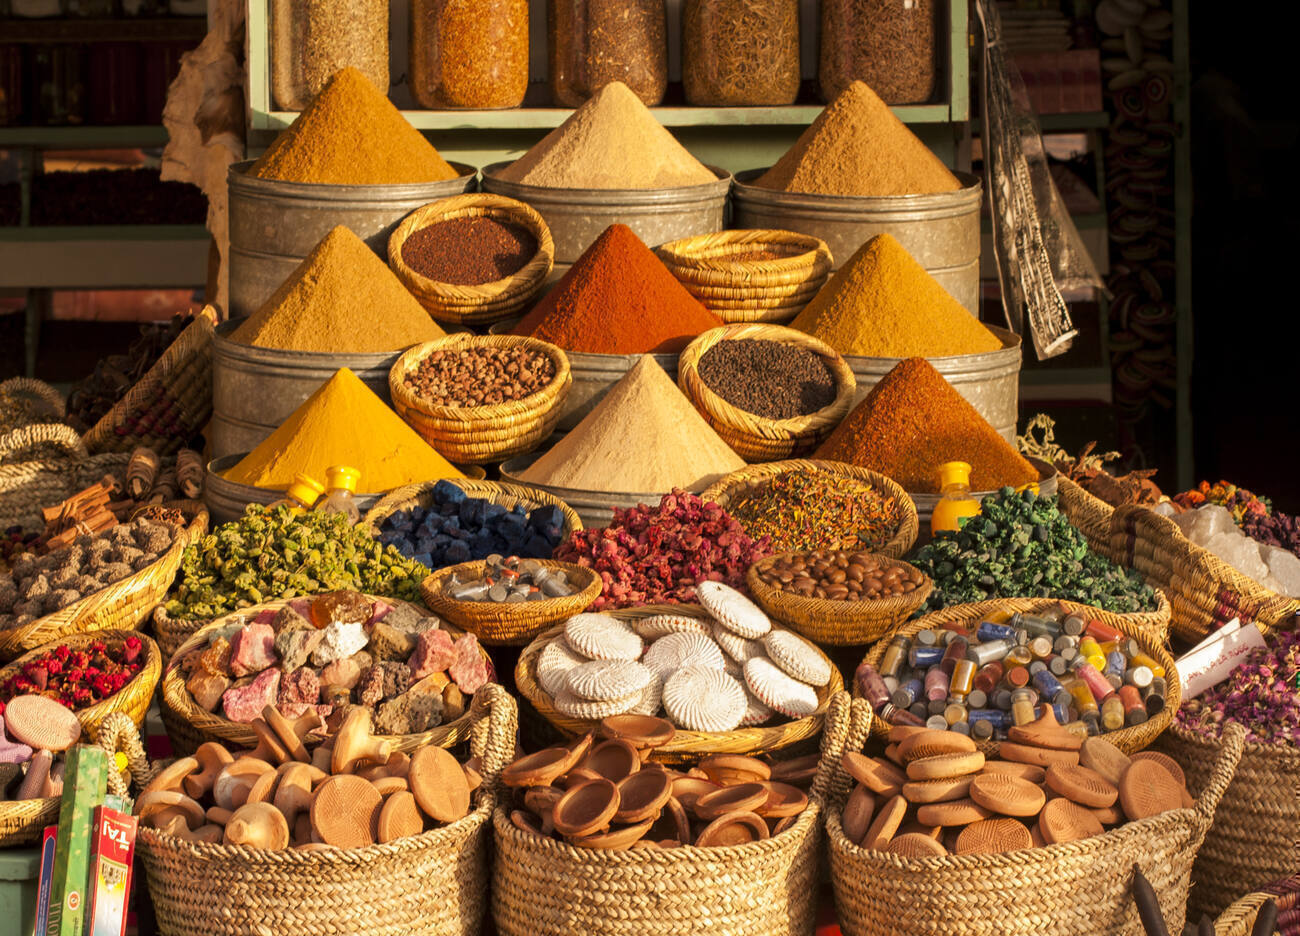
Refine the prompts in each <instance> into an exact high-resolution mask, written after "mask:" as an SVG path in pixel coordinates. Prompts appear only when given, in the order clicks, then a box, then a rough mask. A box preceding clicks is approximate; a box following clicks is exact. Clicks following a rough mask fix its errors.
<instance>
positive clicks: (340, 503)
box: [316, 465, 361, 525]
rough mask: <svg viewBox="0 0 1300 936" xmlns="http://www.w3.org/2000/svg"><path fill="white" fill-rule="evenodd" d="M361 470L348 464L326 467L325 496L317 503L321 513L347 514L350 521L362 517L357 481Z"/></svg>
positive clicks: (352, 522)
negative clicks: (358, 503) (358, 501)
mask: <svg viewBox="0 0 1300 936" xmlns="http://www.w3.org/2000/svg"><path fill="white" fill-rule="evenodd" d="M360 478H361V472H359V471H357V469H355V468H351V467H349V466H347V465H331V466H330V467H329V468H326V469H325V496H324V497H323V498H321V500H320V502H319V503H317V504H316V509H317V510H319V511H320V512H321V513H341V514H346V515H347V518H348V523H351V524H354V525H355V524H356V522H357V521H358V520H360V519H361V509H360V508H359V507H357V481H358V480H359V479H360Z"/></svg>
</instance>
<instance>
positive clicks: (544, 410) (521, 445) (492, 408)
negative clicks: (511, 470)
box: [388, 334, 573, 465]
mask: <svg viewBox="0 0 1300 936" xmlns="http://www.w3.org/2000/svg"><path fill="white" fill-rule="evenodd" d="M472 347H486V348H524V349H526V350H530V351H534V352H537V353H539V354H544V355H546V356H547V357H549V358H550V359H551V361H552V362H553V363H554V365H555V376H554V377H553V378H552V379H551V382H550V383H548V384H547V385H546V386H545V387H543V388H542V389H541V390H538V391H537V392H536V393H532V394H529V395H528V396H526V397H524V398H523V399H521V400H511V401H509V402H506V403H493V404H491V405H488V406H439V405H436V404H433V403H430V402H429V401H428V400H425V399H424V398H423V397H421V396H420V395H419V394H417V393H416V392H415V391H414V390H412V389H411V388H410V387H408V386H407V385H406V378H407V377H409V376H411V375H412V374H415V373H416V372H417V371H418V370H419V368H420V362H421V361H422V360H423V359H424V358H425V357H427V356H428V355H429V354H431V353H433V352H434V351H448V350H453V351H454V350H461V349H466V348H472ZM572 386H573V375H572V373H571V372H570V370H569V358H568V356H567V355H566V354H565V353H564V352H563V351H561V350H560V349H559V348H557V347H556V346H555V345H553V344H548V343H547V342H545V341H540V340H538V339H536V338H525V337H519V336H516V335H469V334H455V335H448V336H447V337H446V338H439V339H437V340H435V341H426V342H425V343H424V344H419V345H416V346H415V347H414V348H409V349H408V350H407V351H406V352H405V353H404V354H403V355H402V356H401V357H399V358H398V359H397V363H395V364H394V365H393V368H392V370H390V371H389V372H388V389H389V392H390V394H391V395H392V399H393V409H395V410H396V411H397V414H398V415H399V416H401V417H402V419H404V420H405V421H406V423H407V425H409V426H410V427H411V428H412V429H414V430H415V431H416V432H418V433H419V434H420V436H421V438H423V439H424V440H425V441H426V442H428V443H429V444H430V445H431V446H433V448H434V449H435V450H436V451H437V452H438V454H440V455H442V456H443V457H445V458H447V459H448V460H450V461H453V462H456V463H458V464H468V465H477V464H486V463H488V462H496V461H501V460H503V459H508V458H512V457H514V456H515V455H522V454H525V453H527V452H531V451H533V450H534V449H535V448H537V446H538V445H539V444H540V443H541V442H542V440H544V439H545V438H546V437H547V436H549V435H550V434H551V433H552V432H553V431H554V430H555V424H556V423H557V422H559V420H560V413H561V412H562V410H563V405H564V401H565V399H566V398H567V397H568V395H569V389H570V388H571V387H572Z"/></svg>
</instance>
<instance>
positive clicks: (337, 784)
mask: <svg viewBox="0 0 1300 936" xmlns="http://www.w3.org/2000/svg"><path fill="white" fill-rule="evenodd" d="M383 801H384V800H383V797H381V796H380V795H379V791H378V790H376V789H375V788H374V787H373V786H371V785H370V783H369V782H368V781H366V780H363V779H361V778H360V777H357V776H353V775H352V774H341V775H339V776H337V777H330V778H329V779H328V780H326V781H325V782H324V783H322V784H321V785H320V786H318V787H317V788H316V794H315V795H314V796H313V797H312V799H311V827H312V837H313V838H315V839H317V840H319V841H321V842H324V843H325V844H327V845H337V846H338V847H339V848H364V847H365V846H367V845H373V844H375V838H376V835H377V834H378V831H379V829H378V826H379V811H380V808H381V806H382V804H383Z"/></svg>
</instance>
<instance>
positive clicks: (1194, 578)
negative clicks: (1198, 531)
mask: <svg viewBox="0 0 1300 936" xmlns="http://www.w3.org/2000/svg"><path fill="white" fill-rule="evenodd" d="M1110 542H1111V553H1112V554H1113V556H1114V558H1115V560H1116V561H1117V562H1119V563H1121V564H1122V565H1126V566H1132V567H1133V568H1135V569H1137V570H1138V571H1139V572H1141V573H1142V575H1143V577H1144V578H1145V579H1146V580H1147V581H1148V582H1149V583H1151V584H1152V585H1154V586H1156V587H1157V588H1162V589H1164V590H1165V591H1167V592H1168V593H1169V600H1170V602H1171V603H1172V604H1173V616H1174V617H1173V620H1174V625H1173V629H1174V634H1175V635H1177V636H1178V637H1181V638H1183V639H1184V640H1190V641H1192V642H1196V641H1199V640H1201V639H1202V638H1203V637H1205V636H1207V635H1208V634H1210V633H1211V632H1212V631H1215V630H1218V629H1219V628H1220V627H1222V626H1223V625H1224V624H1226V623H1227V622H1228V621H1231V620H1232V619H1233V618H1240V619H1241V620H1242V622H1243V623H1244V622H1248V621H1253V622H1254V623H1255V625H1256V626H1257V627H1258V628H1259V629H1260V630H1262V631H1264V632H1265V633H1268V631H1270V630H1272V629H1273V628H1274V627H1276V626H1278V625H1279V624H1281V623H1282V622H1284V621H1286V620H1288V619H1290V618H1292V617H1294V616H1295V615H1296V614H1297V613H1300V599H1297V598H1287V597H1285V596H1283V595H1279V594H1277V593H1276V592H1273V591H1270V590H1269V589H1267V588H1265V587H1264V586H1263V585H1260V584H1259V583H1258V582H1256V581H1255V580H1254V579H1252V578H1249V577H1248V576H1246V575H1243V574H1242V573H1241V572H1238V571H1237V570H1236V569H1234V568H1233V567H1232V566H1230V565H1228V564H1227V563H1226V562H1224V561H1223V560H1222V559H1220V558H1219V557H1218V556H1216V555H1214V553H1212V552H1210V551H1209V550H1208V549H1203V548H1202V547H1200V546H1197V545H1196V544H1195V543H1193V542H1192V541H1191V540H1189V539H1188V538H1187V537H1186V536H1184V535H1183V531H1182V530H1181V529H1179V527H1178V524H1176V523H1174V521H1172V520H1170V519H1169V518H1168V517H1162V516H1160V514H1158V513H1156V512H1155V511H1153V510H1151V509H1150V508H1147V507H1134V506H1126V507H1119V508H1117V509H1116V510H1115V515H1114V517H1113V519H1112V520H1111V527H1110Z"/></svg>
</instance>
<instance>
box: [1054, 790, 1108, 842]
mask: <svg viewBox="0 0 1300 936" xmlns="http://www.w3.org/2000/svg"><path fill="white" fill-rule="evenodd" d="M1038 826H1039V830H1040V831H1041V832H1042V834H1043V839H1044V841H1046V842H1047V844H1049V845H1059V844H1061V843H1062V842H1073V841H1076V840H1077V839H1085V838H1091V837H1092V836H1094V835H1101V834H1102V832H1104V831H1105V829H1103V828H1102V827H1101V822H1100V821H1099V820H1098V819H1097V817H1096V816H1094V815H1093V814H1092V813H1091V812H1089V811H1088V810H1087V809H1085V808H1084V807H1082V806H1080V805H1079V804H1078V803H1073V802H1071V801H1070V800H1068V799H1066V798H1065V797H1063V796H1062V797H1058V798H1056V799H1053V800H1048V801H1047V805H1046V806H1044V807H1043V811H1042V812H1041V813H1040V814H1039V816H1038Z"/></svg>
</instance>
